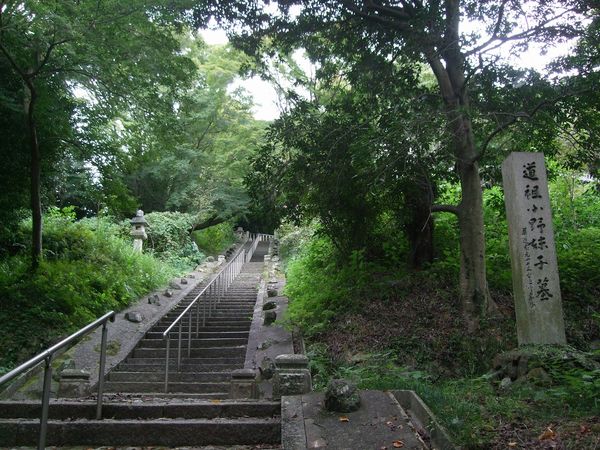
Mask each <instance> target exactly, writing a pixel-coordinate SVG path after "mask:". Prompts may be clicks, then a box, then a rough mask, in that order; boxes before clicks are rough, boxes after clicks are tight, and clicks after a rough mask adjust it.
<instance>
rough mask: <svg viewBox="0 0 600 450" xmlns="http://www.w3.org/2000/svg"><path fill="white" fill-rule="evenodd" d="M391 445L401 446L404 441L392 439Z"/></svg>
mask: <svg viewBox="0 0 600 450" xmlns="http://www.w3.org/2000/svg"><path fill="white" fill-rule="evenodd" d="M392 445H393V446H394V448H402V447H404V442H402V441H401V440H397V441H394V442H393V444H392Z"/></svg>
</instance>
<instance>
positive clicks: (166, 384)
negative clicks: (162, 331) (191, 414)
mask: <svg viewBox="0 0 600 450" xmlns="http://www.w3.org/2000/svg"><path fill="white" fill-rule="evenodd" d="M169 353H171V335H170V334H168V335H167V352H166V363H165V394H166V393H167V392H169Z"/></svg>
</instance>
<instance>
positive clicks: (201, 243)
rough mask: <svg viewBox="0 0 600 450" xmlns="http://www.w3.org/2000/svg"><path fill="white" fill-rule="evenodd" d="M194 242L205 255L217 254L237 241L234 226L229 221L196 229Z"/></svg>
mask: <svg viewBox="0 0 600 450" xmlns="http://www.w3.org/2000/svg"><path fill="white" fill-rule="evenodd" d="M193 238H194V242H195V243H196V245H197V246H198V248H199V249H200V251H201V252H202V253H204V254H205V255H212V256H216V255H218V254H219V253H220V252H222V251H223V250H225V249H226V248H227V247H229V246H230V245H231V244H233V243H234V242H235V235H234V233H233V226H232V225H231V223H229V222H223V223H221V224H219V225H214V226H212V227H208V228H205V229H203V230H198V231H194V233H193Z"/></svg>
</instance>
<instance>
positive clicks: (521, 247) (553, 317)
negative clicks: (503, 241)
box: [502, 152, 567, 345]
mask: <svg viewBox="0 0 600 450" xmlns="http://www.w3.org/2000/svg"><path fill="white" fill-rule="evenodd" d="M502 179H503V185H504V199H505V204H506V217H507V220H508V234H509V242H510V256H511V266H512V277H513V292H514V293H513V295H514V298H515V311H516V316H517V337H518V341H519V345H526V344H566V343H567V340H566V337H565V324H564V319H563V310H562V301H561V295H560V283H559V279H558V264H557V261H556V248H555V244H554V232H553V228H552V214H551V211H550V198H549V195H548V179H547V176H546V167H545V164H544V154H543V153H522V152H514V153H511V154H510V155H509V156H508V158H506V160H505V161H504V163H503V164H502Z"/></svg>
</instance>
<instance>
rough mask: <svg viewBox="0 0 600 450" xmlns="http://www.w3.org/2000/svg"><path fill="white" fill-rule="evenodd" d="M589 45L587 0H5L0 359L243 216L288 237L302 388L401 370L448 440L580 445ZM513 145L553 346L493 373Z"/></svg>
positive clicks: (205, 244) (159, 270)
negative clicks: (535, 58) (524, 377)
mask: <svg viewBox="0 0 600 450" xmlns="http://www.w3.org/2000/svg"><path fill="white" fill-rule="evenodd" d="M209 24H212V25H214V24H218V26H219V27H220V28H221V29H224V30H226V31H227V34H228V36H229V39H230V44H227V45H219V46H211V45H208V44H206V43H205V42H204V41H203V40H202V38H201V35H200V34H199V32H198V30H199V29H202V28H205V27H207V26H208V25H209ZM556 47H558V48H562V49H566V50H565V51H563V54H561V55H560V56H558V57H556V58H551V57H550V56H549V55H550V54H552V53H551V51H552V49H554V48H556ZM531 49H537V50H538V51H539V52H540V53H541V54H542V55H548V56H547V61H546V64H545V66H544V67H543V68H534V67H530V68H523V67H522V65H518V64H516V63H515V62H516V61H517V59H518V58H519V57H520V56H522V55H524V54H526V52H527V51H528V50H531ZM599 49H600V6H599V5H598V3H597V2H595V1H594V0H561V1H541V0H539V1H538V0H531V1H526V2H517V1H511V0H486V1H467V0H465V1H458V0H446V1H444V2H440V1H427V2H422V1H417V0H415V1H364V2H353V1H345V0H320V1H314V0H287V1H276V2H264V3H263V2H247V1H218V2H213V1H200V0H198V1H192V0H181V1H176V2H165V1H160V0H131V1H127V2H118V1H114V0H103V1H96V0H94V1H92V0H79V1H74V0H73V1H58V0H57V1H34V0H31V1H23V0H21V1H19V0H4V1H2V0H0V129H1V130H2V132H1V133H0V161H1V165H0V167H1V169H0V170H1V173H2V176H1V177H0V192H2V195H0V224H1V225H0V302H1V303H0V305H1V308H0V373H2V372H6V371H8V370H9V369H10V368H12V367H13V366H14V365H15V364H17V363H18V362H20V361H23V360H25V359H26V358H27V357H28V356H31V355H32V354H34V353H36V352H37V351H39V350H41V349H42V348H45V347H46V346H48V345H49V344H51V343H52V342H54V341H55V340H56V339H57V338H59V337H60V336H64V335H65V334H66V333H68V332H71V331H73V330H76V329H77V328H79V327H81V326H83V325H85V324H86V323H88V322H89V321H91V320H93V319H94V318H95V317H98V316H99V315H101V314H103V313H104V312H106V311H107V310H109V309H120V308H123V307H125V306H126V305H128V304H130V302H132V301H133V300H135V299H136V298H138V297H140V296H142V295H144V294H145V293H147V292H149V291H151V290H152V289H155V288H157V287H159V286H161V285H163V284H164V283H166V282H167V280H168V279H169V278H170V277H172V276H175V275H177V274H182V273H184V272H186V271H188V270H190V269H192V268H193V267H194V266H195V265H197V264H198V263H199V262H201V261H202V260H203V259H204V258H205V257H206V256H208V255H216V254H218V253H219V252H221V251H222V250H223V249H225V248H226V247H228V246H229V245H230V244H231V242H232V241H233V239H234V238H233V229H234V228H235V227H237V226H243V227H244V228H246V229H251V230H252V231H257V232H266V233H272V232H275V233H276V234H277V236H278V237H279V239H280V243H281V244H280V245H281V256H282V258H283V264H284V268H285V273H286V276H287V286H286V294H287V295H288V296H289V297H290V300H291V301H290V309H289V312H288V315H287V317H286V318H285V323H286V324H287V326H289V327H290V328H292V327H293V328H298V329H300V330H301V331H302V333H303V335H304V336H305V339H306V342H307V349H308V354H309V357H310V360H311V370H312V372H313V377H314V380H315V383H316V385H317V387H322V386H324V385H325V384H326V383H327V381H328V380H329V379H330V378H332V377H345V378H350V379H352V380H354V381H355V382H357V383H358V385H359V386H360V387H361V388H375V389H388V388H410V389H414V390H416V391H417V392H418V393H419V394H420V395H421V396H422V397H423V399H424V400H425V401H426V402H427V403H428V404H429V405H430V406H431V408H432V409H433V410H434V411H435V412H436V414H438V415H439V416H440V418H441V420H442V422H443V423H444V424H445V425H446V427H447V428H448V429H449V431H450V433H451V435H452V437H453V438H454V439H455V440H456V443H457V444H460V445H462V446H464V447H465V448H482V449H487V448H507V446H508V447H509V448H510V447H516V446H517V444H518V445H519V446H522V445H525V447H524V448H555V447H548V446H547V445H550V444H549V443H548V442H549V441H552V442H554V443H556V442H558V444H557V445H559V447H558V448H573V449H580V448H595V447H594V445H598V440H597V439H598V435H600V428H599V427H600V417H599V416H598V410H599V407H600V405H598V401H599V400H598V399H599V398H600V368H599V363H600V362H599V361H598V358H599V351H600V288H599V286H600V266H599V264H598V261H600V180H599V176H600V175H599V173H598V171H599V169H600V139H599V136H600V114H599V106H600V85H599V83H600V75H599V74H600V71H599V68H600V53H599ZM298 52H301V54H302V55H304V56H303V58H304V59H305V60H306V62H309V63H310V66H311V68H312V70H311V71H309V72H310V73H309V72H307V71H305V70H303V69H302V67H301V66H302V65H301V64H299V61H298V58H297V55H298ZM251 75H258V76H260V77H262V78H263V79H264V80H268V81H270V82H272V83H273V85H274V86H275V88H276V90H277V92H278V94H279V95H280V97H281V103H282V105H281V106H282V110H281V112H280V116H279V118H277V119H275V120H274V121H272V122H264V121H259V120H256V119H255V118H254V117H253V113H252V108H253V106H254V105H253V99H252V98H251V96H250V95H249V94H248V93H247V92H246V91H244V89H243V88H237V89H236V88H234V86H237V85H238V84H237V83H236V82H237V81H239V80H240V79H243V78H244V77H248V76H251ZM514 151H519V152H542V153H543V154H544V156H545V160H546V165H547V168H548V177H549V188H550V196H551V205H552V212H553V221H554V230H555V237H556V250H557V254H558V264H559V271H560V282H561V291H562V292H561V293H562V301H563V308H564V314H565V322H566V334H567V342H568V345H567V346H566V347H560V348H549V349H541V350H539V352H541V353H543V355H542V356H543V358H544V360H545V361H548V362H547V365H546V371H545V374H546V376H545V377H542V378H541V379H536V380H530V381H527V382H522V383H514V384H513V386H510V387H500V386H499V385H498V380H495V379H493V378H492V377H491V376H490V375H489V371H490V369H491V368H492V360H493V359H494V356H495V355H496V354H498V353H501V352H503V351H507V350H510V349H513V348H515V347H516V346H517V340H516V330H515V318H514V314H515V311H514V302H513V298H512V274H511V264H510V256H509V244H508V231H507V220H506V213H505V206H504V195H503V190H502V176H501V165H502V161H503V160H504V159H505V158H506V157H507V156H508V155H509V154H510V153H511V152H514ZM137 209H142V210H144V212H145V213H146V219H147V221H148V223H149V227H148V235H149V239H148V241H147V243H146V244H145V251H144V253H143V254H137V253H135V252H134V251H133V249H132V245H131V239H130V237H129V219H130V218H131V217H132V216H133V215H134V214H135V212H136V210H137ZM547 429H548V430H550V431H551V432H552V433H555V431H556V430H558V431H559V434H560V438H557V439H554V438H555V437H556V433H555V434H554V435H551V436H550V435H549V434H548V432H547ZM544 432H546V435H545V436H546V437H544V434H543V433H544ZM548 436H550V437H551V438H549V437H548ZM542 437H544V438H543V439H542ZM513 444H514V445H513ZM561 445H562V447H560V446H561Z"/></svg>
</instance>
